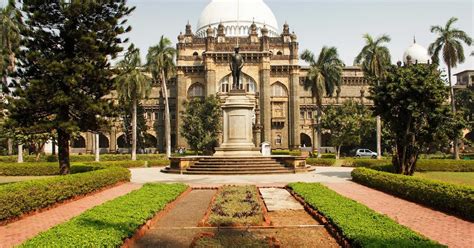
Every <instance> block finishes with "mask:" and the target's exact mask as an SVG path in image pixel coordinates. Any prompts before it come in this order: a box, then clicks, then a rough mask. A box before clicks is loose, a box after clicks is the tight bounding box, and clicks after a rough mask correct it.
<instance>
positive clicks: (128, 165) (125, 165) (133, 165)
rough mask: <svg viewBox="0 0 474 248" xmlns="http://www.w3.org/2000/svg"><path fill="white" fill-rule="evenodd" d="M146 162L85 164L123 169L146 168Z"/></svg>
mask: <svg viewBox="0 0 474 248" xmlns="http://www.w3.org/2000/svg"><path fill="white" fill-rule="evenodd" d="M145 163H146V161H142V160H137V161H132V160H125V161H100V162H84V163H83V164H85V165H93V166H102V167H114V166H115V167H123V168H136V167H144V166H145Z"/></svg>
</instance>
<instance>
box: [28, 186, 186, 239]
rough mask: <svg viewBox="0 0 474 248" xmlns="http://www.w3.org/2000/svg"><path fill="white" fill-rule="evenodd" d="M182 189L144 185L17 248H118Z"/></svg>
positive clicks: (182, 190) (181, 187)
mask: <svg viewBox="0 0 474 248" xmlns="http://www.w3.org/2000/svg"><path fill="white" fill-rule="evenodd" d="M186 188H187V186H186V185H184V184H146V185H144V186H143V187H142V188H141V189H139V190H135V191H133V192H131V193H129V194H127V195H125V196H122V197H119V198H117V199H114V200H112V201H109V202H106V203H104V204H102V205H100V206H97V207H94V208H92V209H90V210H88V211H86V212H84V213H82V214H81V215H79V216H77V217H75V218H74V219H72V220H70V221H68V222H66V223H63V224H60V225H58V226H55V227H53V228H51V229H49V230H48V231H46V232H44V233H42V234H40V235H38V236H36V237H35V238H33V239H31V240H28V241H27V242H25V243H24V244H22V245H21V246H20V247H120V246H121V245H122V244H123V241H124V240H125V239H126V238H129V237H131V236H132V235H133V234H134V233H135V231H136V230H137V229H138V228H139V227H140V226H142V225H143V224H145V222H146V221H147V220H149V219H151V218H152V217H153V216H154V215H155V214H156V213H157V212H158V211H160V210H162V209H163V208H164V207H165V206H166V204H167V203H169V202H171V201H173V200H174V199H176V198H177V197H178V196H179V195H180V194H181V193H182V192H184V191H185V190H186Z"/></svg>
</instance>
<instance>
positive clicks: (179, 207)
mask: <svg viewBox="0 0 474 248" xmlns="http://www.w3.org/2000/svg"><path fill="white" fill-rule="evenodd" d="M215 193H216V191H215V190H193V191H191V192H190V193H189V194H188V195H186V196H185V197H184V198H183V199H180V200H179V201H178V202H177V204H176V205H175V206H174V207H173V208H172V209H171V210H170V212H168V213H167V214H166V215H165V216H163V217H162V218H161V219H159V220H158V222H157V223H156V224H155V225H154V226H152V227H151V228H150V229H149V230H148V231H147V232H146V234H145V236H143V237H142V238H141V239H139V240H138V241H137V242H136V243H135V244H132V247H162V248H166V247H169V248H181V247H183V248H188V247H189V246H190V245H191V242H192V241H193V238H194V236H196V235H197V234H198V233H199V232H202V230H200V229H198V228H196V229H194V228H189V227H197V225H198V223H199V221H200V220H201V219H202V218H203V217H204V215H205V214H206V210H207V208H208V207H209V203H210V201H211V198H212V197H213V196H214V194H215Z"/></svg>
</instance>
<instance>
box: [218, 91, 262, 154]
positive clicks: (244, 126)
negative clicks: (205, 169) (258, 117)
mask: <svg viewBox="0 0 474 248" xmlns="http://www.w3.org/2000/svg"><path fill="white" fill-rule="evenodd" d="M255 103H256V99H255V95H254V94H249V93H246V92H245V91H241V90H232V91H231V92H230V93H229V96H228V97H227V99H226V101H225V103H224V104H223V105H222V110H223V112H224V127H223V134H224V140H223V143H222V144H221V146H220V147H218V148H216V153H215V154H214V156H217V157H236V156H237V157H254V156H262V154H261V153H260V149H259V148H256V147H255V145H254V143H253V123H252V117H253V109H254V108H255Z"/></svg>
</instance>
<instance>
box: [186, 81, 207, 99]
mask: <svg viewBox="0 0 474 248" xmlns="http://www.w3.org/2000/svg"><path fill="white" fill-rule="evenodd" d="M203 96H204V86H202V84H200V83H195V84H193V85H191V87H189V90H188V97H203Z"/></svg>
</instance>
